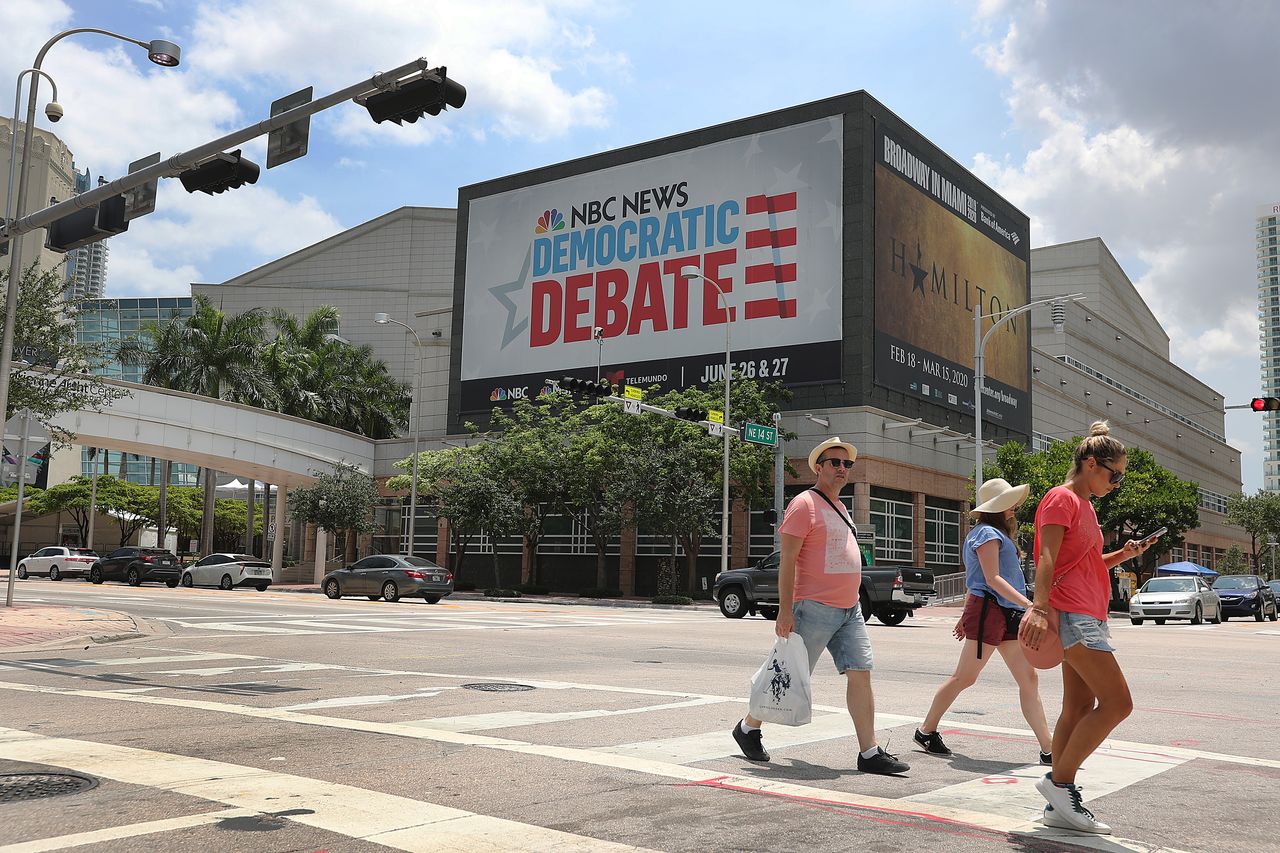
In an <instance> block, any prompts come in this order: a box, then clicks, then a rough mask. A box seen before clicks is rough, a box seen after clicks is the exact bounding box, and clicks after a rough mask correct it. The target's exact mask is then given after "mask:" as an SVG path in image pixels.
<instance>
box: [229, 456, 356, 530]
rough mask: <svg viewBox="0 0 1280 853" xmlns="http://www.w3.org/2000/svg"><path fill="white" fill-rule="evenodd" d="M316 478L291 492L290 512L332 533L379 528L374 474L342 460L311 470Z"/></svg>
mask: <svg viewBox="0 0 1280 853" xmlns="http://www.w3.org/2000/svg"><path fill="white" fill-rule="evenodd" d="M311 473H312V474H314V475H315V478H316V482H315V484H314V485H311V486H309V487H307V488H305V489H295V490H293V491H292V492H290V493H289V512H290V513H292V514H293V517H294V518H296V519H299V520H300V521H303V522H306V523H308V524H314V525H316V526H317V527H323V528H324V529H325V530H327V531H329V532H330V533H337V532H338V531H340V530H354V531H357V532H360V533H372V532H373V531H374V530H376V529H377V524H376V523H375V522H374V520H373V508H374V506H375V505H376V504H377V503H378V501H379V500H381V496H380V495H379V494H378V487H377V486H376V485H375V484H374V482H373V478H372V477H370V476H368V475H367V474H364V473H361V471H360V469H358V468H356V467H355V466H354V465H347V464H345V463H339V464H337V465H335V466H333V470H332V471H312V472H311ZM246 515H247V512H246V511H245V508H244V505H243V504H241V505H240V524H241V525H243V524H244V520H245V516H246Z"/></svg>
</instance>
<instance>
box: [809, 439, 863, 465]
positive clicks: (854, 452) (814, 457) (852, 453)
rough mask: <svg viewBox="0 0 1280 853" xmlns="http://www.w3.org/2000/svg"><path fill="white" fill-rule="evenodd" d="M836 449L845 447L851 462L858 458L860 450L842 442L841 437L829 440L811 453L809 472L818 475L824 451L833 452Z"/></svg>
mask: <svg viewBox="0 0 1280 853" xmlns="http://www.w3.org/2000/svg"><path fill="white" fill-rule="evenodd" d="M835 447H843V448H844V449H845V451H846V452H847V453H848V454H849V461H850V462H852V461H853V460H855V459H857V458H858V448H856V447H854V446H853V445H852V444H850V443H849V442H847V441H841V440H840V439H839V437H835V438H828V439H827V440H826V441H824V442H822V443H821V444H819V445H818V446H817V447H815V448H813V450H810V451H809V470H810V471H812V472H813V473H815V474H816V473H818V457H819V456H821V455H822V454H823V452H824V451H827V450H831V449H832V448H835Z"/></svg>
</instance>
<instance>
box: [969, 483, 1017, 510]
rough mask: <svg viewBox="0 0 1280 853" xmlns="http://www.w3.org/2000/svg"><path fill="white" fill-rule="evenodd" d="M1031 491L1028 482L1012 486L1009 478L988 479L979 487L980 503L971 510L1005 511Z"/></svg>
mask: <svg viewBox="0 0 1280 853" xmlns="http://www.w3.org/2000/svg"><path fill="white" fill-rule="evenodd" d="M1030 491H1031V486H1029V485H1027V484H1026V483H1024V484H1022V485H1021V486H1011V485H1009V481H1008V480H1002V479H1001V478H999V477H996V478H995V479H994V480H987V481H986V482H985V483H983V484H982V485H981V486H980V487H979V488H978V505H977V506H975V507H974V508H973V509H972V510H970V512H973V513H979V512H1004V511H1005V510H1006V509H1009V508H1010V507H1015V506H1017V505H1018V504H1020V503H1022V502H1023V501H1025V500H1026V499H1027V495H1028V493H1030Z"/></svg>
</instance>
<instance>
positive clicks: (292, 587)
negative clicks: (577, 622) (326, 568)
mask: <svg viewBox="0 0 1280 853" xmlns="http://www.w3.org/2000/svg"><path fill="white" fill-rule="evenodd" d="M271 589H272V590H274V591H275V592H311V593H317V594H322V591H321V589H320V587H318V586H316V585H315V584H272V585H271ZM444 600H445V601H506V602H516V603H518V604H555V605H566V606H572V605H580V606H587V607H639V608H648V609H650V610H691V611H692V610H714V611H717V612H718V611H719V609H720V608H719V605H717V604H716V603H715V602H714V601H697V600H695V601H694V602H693V604H654V603H653V602H651V601H649V600H648V599H647V598H579V597H578V596H576V595H556V594H552V595H522V596H520V597H519V598H489V597H488V596H486V595H485V594H484V593H483V592H478V591H477V592H455V593H452V594H450V595H449V597H448V598H446V599H444Z"/></svg>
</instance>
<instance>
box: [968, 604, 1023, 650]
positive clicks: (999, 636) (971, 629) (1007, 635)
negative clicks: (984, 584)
mask: <svg viewBox="0 0 1280 853" xmlns="http://www.w3.org/2000/svg"><path fill="white" fill-rule="evenodd" d="M983 600H984V599H983V597H982V596H980V595H972V594H970V595H969V597H968V598H966V599H965V602H964V613H962V614H961V615H960V628H961V630H963V631H964V638H965V639H966V640H976V639H978V624H979V619H980V618H981V617H982V602H983ZM986 602H987V615H986V618H985V619H983V620H982V627H983V631H982V642H983V643H984V644H986V645H992V646H998V645H1000V644H1001V643H1003V642H1004V641H1005V640H1016V639H1018V632H1017V631H1016V630H1013V631H1010V630H1009V627H1008V625H1007V624H1006V623H1005V618H1004V611H1003V610H1001V609H1000V605H999V604H997V603H996V602H995V601H993V600H991V599H986Z"/></svg>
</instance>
